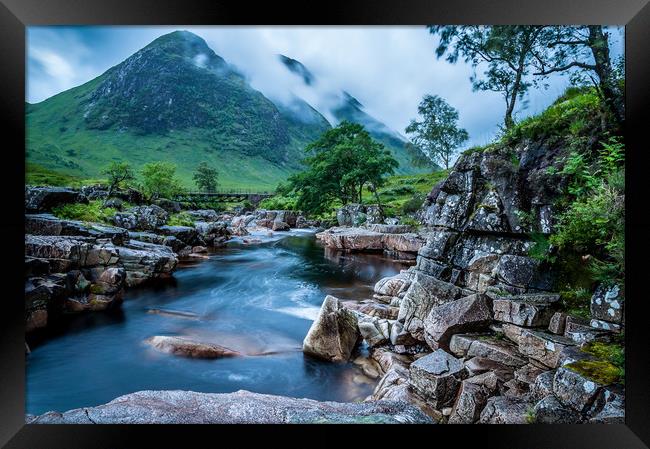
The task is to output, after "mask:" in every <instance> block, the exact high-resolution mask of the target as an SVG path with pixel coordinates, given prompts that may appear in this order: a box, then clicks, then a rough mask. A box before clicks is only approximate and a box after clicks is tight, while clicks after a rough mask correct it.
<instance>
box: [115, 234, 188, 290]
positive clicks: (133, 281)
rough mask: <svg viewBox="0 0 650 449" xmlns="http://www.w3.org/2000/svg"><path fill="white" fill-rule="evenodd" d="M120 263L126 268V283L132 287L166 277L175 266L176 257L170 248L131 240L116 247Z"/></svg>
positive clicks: (176, 262)
mask: <svg viewBox="0 0 650 449" xmlns="http://www.w3.org/2000/svg"><path fill="white" fill-rule="evenodd" d="M117 249H118V251H119V259H120V265H122V266H123V267H124V269H125V270H126V285H127V286H128V287H134V286H137V285H140V284H142V283H144V282H146V281H148V280H151V279H155V278H160V277H168V276H169V275H171V273H172V272H173V271H174V269H175V268H176V265H177V264H178V258H177V257H176V254H174V252H173V251H172V249H171V248H168V247H166V246H163V245H156V244H153V243H145V242H139V241H136V240H131V241H130V242H129V243H128V244H127V245H125V246H122V247H119V248H117Z"/></svg>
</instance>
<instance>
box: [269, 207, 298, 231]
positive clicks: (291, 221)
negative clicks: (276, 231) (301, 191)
mask: <svg viewBox="0 0 650 449" xmlns="http://www.w3.org/2000/svg"><path fill="white" fill-rule="evenodd" d="M275 212H277V214H276V215H275V218H274V219H273V221H274V222H277V223H285V224H286V225H287V226H288V227H290V228H291V227H294V228H295V227H296V222H297V220H298V215H299V212H297V211H294V210H278V211H275ZM274 226H275V224H274Z"/></svg>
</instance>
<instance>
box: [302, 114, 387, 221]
mask: <svg viewBox="0 0 650 449" xmlns="http://www.w3.org/2000/svg"><path fill="white" fill-rule="evenodd" d="M305 151H306V152H307V153H308V154H310V156H308V157H307V158H305V159H304V161H303V162H304V163H305V165H306V166H307V170H306V171H303V172H301V173H298V174H296V175H293V176H291V177H290V178H289V182H290V183H291V187H292V189H293V190H295V191H296V192H297V193H298V201H297V207H298V208H299V209H301V210H305V211H307V212H311V213H315V214H318V213H324V212H326V211H327V209H328V207H329V205H330V204H331V203H332V201H335V200H339V201H341V203H343V204H347V203H349V202H352V201H358V202H360V203H361V202H362V193H363V188H364V186H368V187H369V188H370V189H371V190H372V191H375V192H376V189H377V188H378V187H381V186H382V185H384V183H385V178H384V176H385V175H390V174H393V173H394V171H395V169H396V168H397V166H398V163H397V161H396V160H395V159H393V157H392V156H391V154H390V151H388V150H386V149H385V148H384V145H382V144H381V143H378V142H375V141H374V140H373V139H372V138H371V137H370V134H368V132H367V131H366V130H365V129H364V128H363V126H361V125H359V124H355V123H350V122H347V121H343V122H341V123H340V124H339V125H338V126H337V127H335V128H332V129H330V130H327V131H326V132H325V133H323V134H322V135H321V137H320V138H319V139H318V140H316V141H315V142H313V143H311V144H310V145H308V146H307V147H306V149H305Z"/></svg>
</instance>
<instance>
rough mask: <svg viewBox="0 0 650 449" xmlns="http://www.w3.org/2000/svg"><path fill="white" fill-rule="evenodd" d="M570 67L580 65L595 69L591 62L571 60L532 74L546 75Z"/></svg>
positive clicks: (584, 67) (587, 68) (583, 67)
mask: <svg viewBox="0 0 650 449" xmlns="http://www.w3.org/2000/svg"><path fill="white" fill-rule="evenodd" d="M571 67H580V68H582V69H585V70H595V69H596V66H595V65H591V64H585V63H584V62H579V61H573V62H571V63H570V64H567V65H565V66H561V67H553V68H552V69H548V70H543V69H542V71H541V72H536V73H533V75H548V74H550V73H553V72H563V71H565V70H568V69H570V68H571Z"/></svg>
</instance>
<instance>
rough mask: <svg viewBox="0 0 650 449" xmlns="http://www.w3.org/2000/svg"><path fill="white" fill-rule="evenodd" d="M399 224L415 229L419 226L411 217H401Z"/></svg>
mask: <svg viewBox="0 0 650 449" xmlns="http://www.w3.org/2000/svg"><path fill="white" fill-rule="evenodd" d="M399 222H400V224H403V225H406V226H412V227H414V228H417V227H419V226H420V222H419V221H417V220H416V219H415V218H411V217H402V218H400V220H399Z"/></svg>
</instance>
